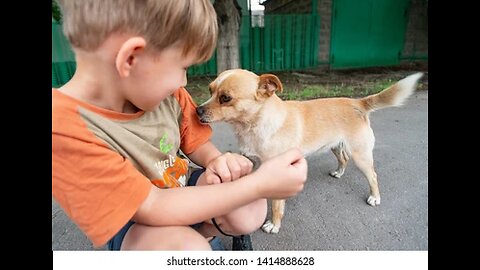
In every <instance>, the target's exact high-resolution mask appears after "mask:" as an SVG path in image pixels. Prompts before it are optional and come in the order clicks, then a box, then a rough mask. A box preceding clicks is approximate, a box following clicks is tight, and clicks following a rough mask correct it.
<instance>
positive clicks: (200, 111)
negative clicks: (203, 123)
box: [197, 106, 205, 116]
mask: <svg viewBox="0 0 480 270" xmlns="http://www.w3.org/2000/svg"><path fill="white" fill-rule="evenodd" d="M204 112H205V109H204V108H203V106H200V107H197V115H198V116H202V114H203V113H204Z"/></svg>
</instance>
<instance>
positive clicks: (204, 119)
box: [196, 106, 210, 123]
mask: <svg viewBox="0 0 480 270" xmlns="http://www.w3.org/2000/svg"><path fill="white" fill-rule="evenodd" d="M196 111H197V115H198V118H199V119H200V122H202V123H209V122H210V121H208V119H207V117H206V115H205V112H206V110H205V107H203V106H199V107H197V109H196Z"/></svg>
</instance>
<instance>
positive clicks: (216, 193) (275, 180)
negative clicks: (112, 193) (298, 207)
mask: <svg viewBox="0 0 480 270" xmlns="http://www.w3.org/2000/svg"><path fill="white" fill-rule="evenodd" d="M200 177H204V175H202V176H200ZM306 178H307V162H306V160H305V159H304V158H303V154H302V152H301V151H300V150H298V149H293V150H290V151H287V152H285V153H284V154H281V155H279V156H277V157H274V158H272V159H270V160H268V161H266V162H265V163H263V164H262V165H261V166H260V168H259V169H258V170H256V171H255V172H253V173H252V174H249V175H246V176H244V177H242V178H240V179H239V180H237V181H232V182H228V183H224V184H222V185H205V186H189V187H183V188H170V189H159V188H156V187H153V186H152V188H151V190H150V193H149V195H148V196H147V198H146V199H145V201H144V202H143V203H142V204H141V206H140V207H139V209H138V210H137V212H136V214H135V215H134V217H133V219H134V220H135V221H136V222H138V223H140V224H147V225H151V226H174V225H189V224H194V223H198V222H201V221H204V220H207V219H210V218H212V217H216V216H220V215H224V214H227V213H229V212H231V211H232V210H234V209H237V208H238V207H240V206H243V205H246V204H248V203H251V202H253V201H255V200H257V199H260V198H274V199H284V198H288V197H291V196H293V195H296V194H297V193H298V192H300V191H301V190H302V189H303V185H304V183H305V181H306Z"/></svg>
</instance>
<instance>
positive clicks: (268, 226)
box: [262, 220, 280, 233]
mask: <svg viewBox="0 0 480 270" xmlns="http://www.w3.org/2000/svg"><path fill="white" fill-rule="evenodd" d="M262 230H263V231H264V232H266V233H278V231H279V230H280V226H276V225H275V224H273V223H272V221H270V220H267V221H265V223H264V224H263V226H262Z"/></svg>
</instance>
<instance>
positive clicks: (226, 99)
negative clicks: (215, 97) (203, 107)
mask: <svg viewBox="0 0 480 270" xmlns="http://www.w3.org/2000/svg"><path fill="white" fill-rule="evenodd" d="M230 100H232V97H231V96H227V95H221V96H220V104H223V103H227V102H229V101H230Z"/></svg>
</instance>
